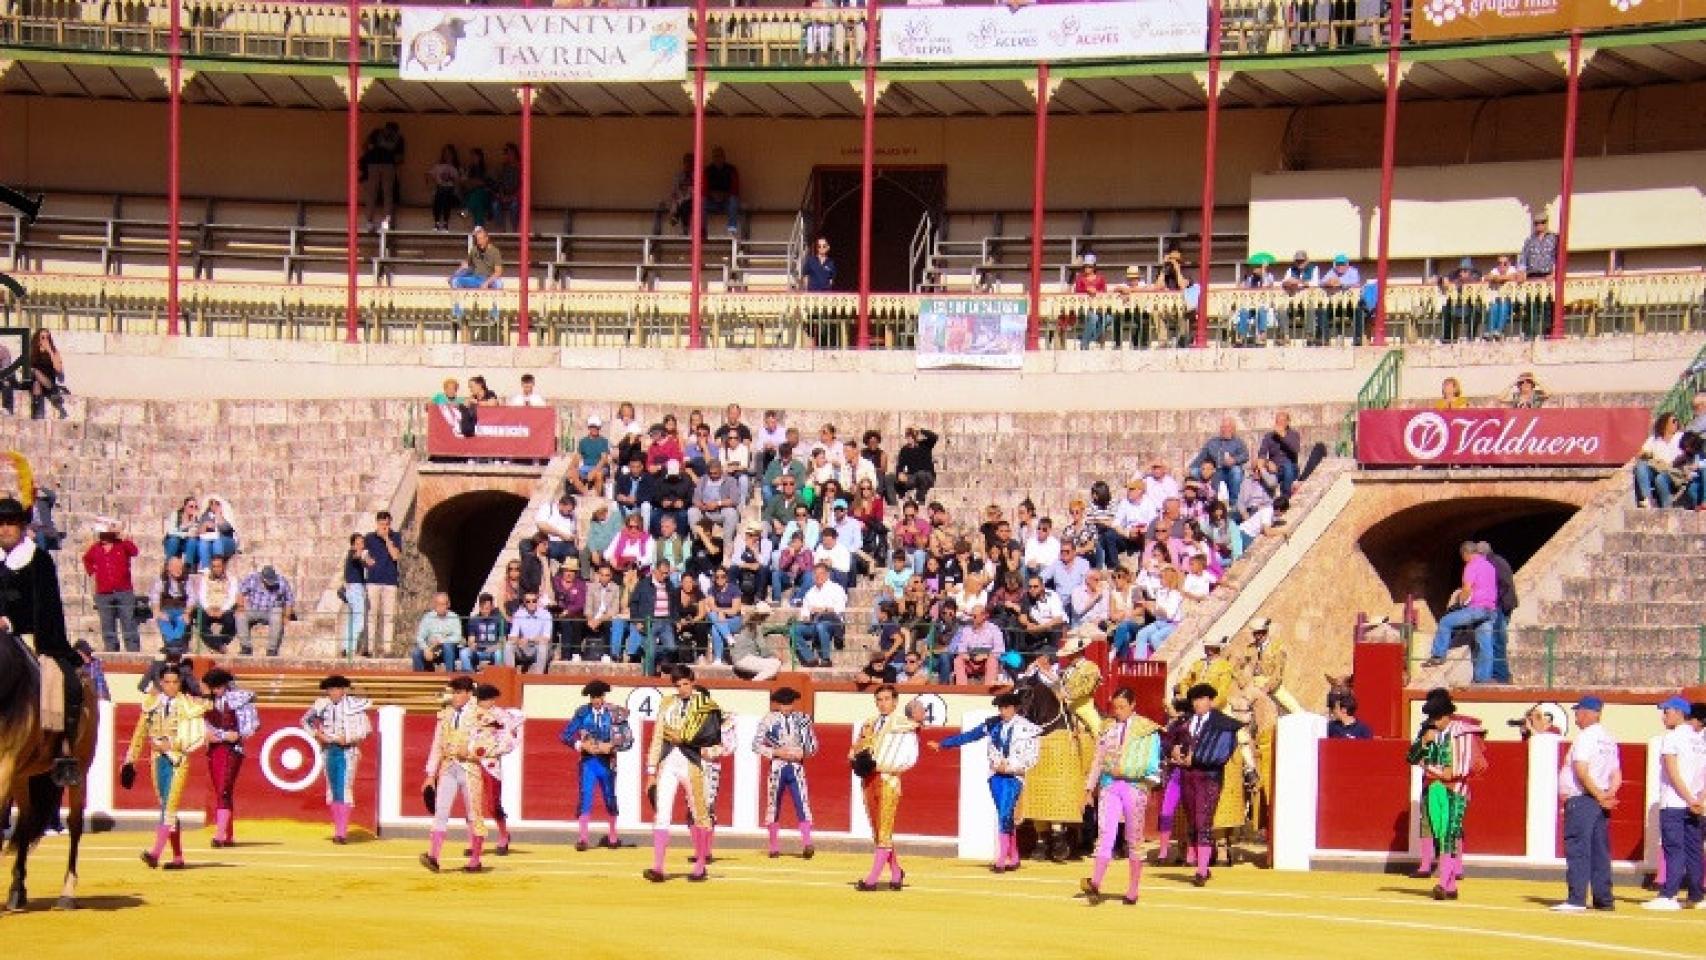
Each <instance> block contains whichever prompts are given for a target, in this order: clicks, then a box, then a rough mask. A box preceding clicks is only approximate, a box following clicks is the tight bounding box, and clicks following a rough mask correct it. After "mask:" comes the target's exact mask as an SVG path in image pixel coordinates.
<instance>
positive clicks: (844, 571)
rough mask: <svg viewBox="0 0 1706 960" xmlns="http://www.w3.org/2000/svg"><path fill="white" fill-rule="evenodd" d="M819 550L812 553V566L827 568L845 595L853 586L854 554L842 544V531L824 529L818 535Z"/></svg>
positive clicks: (829, 528) (831, 577) (831, 528)
mask: <svg viewBox="0 0 1706 960" xmlns="http://www.w3.org/2000/svg"><path fill="white" fill-rule="evenodd" d="M818 537H819V538H820V539H819V540H818V544H817V549H815V550H813V551H812V564H813V565H814V566H819V567H826V568H828V570H829V571H830V579H831V580H834V581H835V583H836V585H837V586H839V587H840V588H841V589H842V591H843V592H844V593H845V592H846V590H847V588H848V587H850V586H852V585H853V554H852V553H851V552H849V551H848V549H847V548H846V547H845V546H843V545H842V543H841V531H839V530H837V529H835V528H834V527H824V528H823V530H822V531H820V532H819V533H818Z"/></svg>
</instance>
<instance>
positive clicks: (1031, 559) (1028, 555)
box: [1025, 537, 1060, 567]
mask: <svg viewBox="0 0 1706 960" xmlns="http://www.w3.org/2000/svg"><path fill="white" fill-rule="evenodd" d="M1059 559H1060V540H1059V539H1057V538H1055V537H1049V538H1048V539H1046V540H1038V539H1037V538H1035V537H1032V538H1030V539H1028V540H1026V541H1025V566H1027V567H1047V566H1048V565H1049V564H1051V563H1053V562H1055V561H1056V560H1059Z"/></svg>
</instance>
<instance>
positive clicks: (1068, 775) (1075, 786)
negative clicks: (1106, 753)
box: [1013, 676, 1095, 862]
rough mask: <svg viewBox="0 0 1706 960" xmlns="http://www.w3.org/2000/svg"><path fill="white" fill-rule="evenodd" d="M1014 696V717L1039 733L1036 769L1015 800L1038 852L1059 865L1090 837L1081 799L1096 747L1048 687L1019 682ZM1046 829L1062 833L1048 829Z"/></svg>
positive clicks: (1039, 681)
mask: <svg viewBox="0 0 1706 960" xmlns="http://www.w3.org/2000/svg"><path fill="white" fill-rule="evenodd" d="M1013 693H1015V694H1016V695H1017V696H1018V697H1019V716H1021V717H1024V718H1025V719H1026V720H1029V721H1031V722H1032V723H1034V724H1036V725H1037V726H1038V727H1039V728H1041V730H1042V733H1041V734H1040V735H1039V737H1038V740H1039V742H1040V755H1039V757H1038V761H1037V765H1036V766H1035V767H1033V768H1032V769H1031V772H1030V773H1029V774H1028V775H1027V776H1026V778H1025V792H1024V793H1023V794H1022V795H1021V797H1020V801H1019V803H1020V811H1021V815H1022V816H1024V817H1025V819H1026V820H1027V821H1028V822H1029V823H1030V824H1031V829H1032V830H1033V831H1035V833H1036V840H1037V846H1038V848H1039V850H1040V851H1041V852H1042V853H1045V854H1046V855H1047V856H1048V857H1049V858H1050V859H1052V860H1054V861H1056V862H1060V861H1064V860H1065V859H1067V857H1068V856H1070V855H1071V853H1072V852H1073V851H1074V849H1078V848H1080V847H1081V846H1082V841H1083V839H1084V837H1086V836H1090V835H1092V834H1093V832H1094V827H1093V826H1092V827H1091V829H1090V830H1089V831H1086V830H1085V829H1084V823H1085V815H1084V813H1083V799H1082V798H1083V796H1084V777H1085V775H1086V773H1087V772H1088V770H1089V763H1090V754H1091V753H1093V752H1094V749H1095V745H1094V744H1093V743H1089V736H1090V733H1089V731H1088V730H1086V729H1084V724H1083V723H1082V722H1081V721H1080V720H1079V719H1078V715H1077V714H1075V713H1073V711H1072V710H1071V709H1070V708H1069V707H1068V705H1067V704H1066V703H1065V702H1064V701H1062V700H1061V698H1060V694H1059V693H1058V692H1057V691H1056V690H1055V689H1054V688H1053V687H1052V686H1050V685H1049V684H1048V683H1047V682H1045V681H1043V680H1042V679H1040V678H1038V677H1036V676H1029V677H1021V678H1019V681H1018V682H1017V683H1015V684H1014V685H1013ZM1086 748H1088V752H1087V750H1086ZM1051 824H1052V825H1059V826H1063V827H1065V828H1066V829H1064V830H1058V829H1053V830H1051V829H1048V828H1049V827H1050V825H1051Z"/></svg>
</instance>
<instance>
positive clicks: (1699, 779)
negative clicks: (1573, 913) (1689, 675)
mask: <svg viewBox="0 0 1706 960" xmlns="http://www.w3.org/2000/svg"><path fill="white" fill-rule="evenodd" d="M1692 710H1693V706H1692V705H1691V704H1690V703H1689V702H1688V701H1687V700H1684V699H1683V698H1681V697H1671V698H1669V699H1667V700H1665V702H1663V703H1661V704H1659V712H1660V714H1661V715H1662V716H1663V720H1664V725H1665V733H1664V737H1663V738H1662V739H1661V740H1660V741H1659V844H1660V847H1661V848H1662V850H1663V855H1664V860H1663V864H1664V870H1663V871H1661V872H1662V873H1663V875H1664V881H1663V882H1662V883H1660V884H1659V895H1658V896H1657V897H1655V898H1653V899H1651V900H1648V901H1647V902H1646V903H1643V904H1641V907H1642V909H1644V910H1661V911H1674V910H1680V909H1682V901H1680V900H1678V899H1677V895H1678V894H1681V893H1686V894H1687V901H1688V904H1689V905H1690V906H1699V905H1700V902H1701V901H1702V900H1706V884H1703V883H1702V880H1703V879H1706V877H1703V875H1702V871H1701V853H1700V847H1701V842H1702V837H1701V834H1702V822H1703V821H1706V816H1703V815H1702V814H1703V813H1706V740H1702V739H1701V737H1700V734H1699V732H1697V731H1696V730H1695V729H1694V727H1693V725H1691V724H1690V723H1689V722H1688V717H1689V714H1690V713H1691V712H1692Z"/></svg>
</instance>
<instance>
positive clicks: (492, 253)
mask: <svg viewBox="0 0 1706 960" xmlns="http://www.w3.org/2000/svg"><path fill="white" fill-rule="evenodd" d="M472 241H473V242H472V243H471V244H470V245H469V247H468V256H467V257H466V258H465V259H463V261H462V265H461V266H459V267H457V268H456V272H455V273H453V274H451V275H450V285H451V286H452V287H454V288H456V289H458V290H500V289H502V288H503V272H504V262H503V254H501V253H499V252H498V247H497V244H495V243H493V242H492V238H491V237H490V236H488V235H487V234H486V228H485V227H475V228H474V232H473V235H472Z"/></svg>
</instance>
